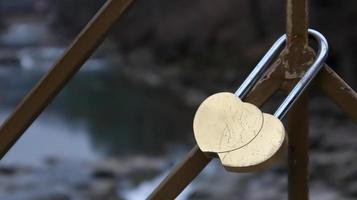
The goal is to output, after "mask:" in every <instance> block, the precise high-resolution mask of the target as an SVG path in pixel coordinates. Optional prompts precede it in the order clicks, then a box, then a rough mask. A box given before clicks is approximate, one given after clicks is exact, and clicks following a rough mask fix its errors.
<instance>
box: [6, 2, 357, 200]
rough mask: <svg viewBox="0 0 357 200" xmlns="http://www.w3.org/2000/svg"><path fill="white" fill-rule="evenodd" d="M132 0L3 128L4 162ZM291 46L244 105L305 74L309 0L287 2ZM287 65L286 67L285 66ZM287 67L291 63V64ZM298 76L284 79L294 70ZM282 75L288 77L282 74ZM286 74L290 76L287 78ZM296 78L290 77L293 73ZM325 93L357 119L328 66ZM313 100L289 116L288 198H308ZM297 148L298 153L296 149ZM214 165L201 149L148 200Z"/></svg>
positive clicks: (86, 32)
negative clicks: (309, 133) (12, 148)
mask: <svg viewBox="0 0 357 200" xmlns="http://www.w3.org/2000/svg"><path fill="white" fill-rule="evenodd" d="M132 1H133V0H108V1H107V2H106V3H105V4H104V5H103V7H102V8H101V9H100V10H99V11H98V13H97V14H96V15H95V16H94V17H93V19H92V20H91V21H90V22H89V23H88V24H87V26H86V27H85V28H84V29H83V30H82V32H81V33H80V34H79V35H78V36H77V38H76V39H75V40H74V41H73V43H72V44H71V45H70V47H69V48H68V50H67V51H66V52H65V53H64V55H63V56H62V57H61V58H60V59H59V60H58V61H57V63H55V64H54V66H53V67H52V69H51V70H50V71H49V72H48V73H47V74H46V75H45V76H44V77H43V78H42V79H41V80H40V81H39V83H38V84H37V85H36V86H35V87H34V88H33V89H32V90H31V92H30V93H29V94H28V95H27V96H26V97H25V98H24V99H23V101H22V102H21V103H20V104H19V105H18V106H17V108H16V109H15V111H14V112H13V113H12V114H11V115H10V117H9V118H8V119H7V120H6V121H5V122H4V123H3V124H2V126H1V127H0V156H1V158H2V157H3V156H4V155H5V154H6V153H7V152H8V150H9V149H10V148H11V147H12V146H13V145H14V144H15V142H16V141H17V140H18V139H19V138H20V137H21V135H22V134H23V133H24V132H25V131H26V129H27V128H28V127H29V126H30V125H31V124H32V123H33V121H34V120H36V118H37V117H38V116H39V115H40V114H41V112H42V111H43V110H44V109H45V108H46V106H47V105H48V104H49V103H50V102H51V101H52V100H53V99H54V98H55V97H56V95H57V94H58V93H59V91H60V90H61V89H62V88H63V87H64V86H65V85H66V83H67V82H68V81H69V80H70V79H71V78H72V77H73V76H74V75H75V74H76V73H77V72H78V70H79V69H80V67H81V66H82V65H83V63H84V62H85V61H86V60H87V59H88V58H89V57H90V56H91V54H92V53H93V52H94V50H95V49H96V48H97V47H98V46H99V44H100V43H101V42H102V41H103V39H104V38H105V36H106V35H107V34H108V32H109V30H110V29H111V27H112V26H113V24H114V23H115V22H116V21H117V20H118V19H119V18H120V16H122V14H123V12H124V11H125V10H126V9H127V8H128V7H129V5H130V3H131V2H132ZM287 3H288V6H287V45H286V47H285V49H284V50H283V52H282V54H281V55H280V56H279V59H281V60H284V62H279V63H278V62H276V63H273V65H275V66H274V67H272V68H271V69H272V70H269V71H268V72H266V73H265V75H264V77H265V78H263V79H261V80H259V81H258V83H257V84H256V85H255V87H254V88H253V90H252V91H251V92H250V93H248V95H247V97H246V98H245V101H247V102H250V103H253V104H255V105H257V106H261V105H262V104H263V103H264V102H265V101H266V100H267V99H268V98H269V97H270V96H271V95H272V94H274V93H275V92H276V91H277V90H279V89H280V90H284V91H289V90H290V89H291V87H292V86H293V85H294V83H295V82H296V81H298V80H299V78H300V77H301V75H302V74H303V73H304V72H305V70H306V67H307V66H308V63H309V62H310V61H311V60H312V59H313V57H314V53H313V51H312V50H311V49H310V48H309V47H308V38H307V37H308V36H307V27H308V24H307V21H308V13H307V11H308V9H307V4H308V0H287ZM282 63H285V64H282ZM286 63H287V64H286ZM292 71H293V72H294V74H295V75H296V76H293V77H292V76H289V77H287V76H285V75H286V74H289V73H290V72H292ZM282 72H283V73H282ZM284 74H285V75H284ZM290 75H291V74H290ZM315 80H316V81H317V82H318V83H319V85H320V87H321V88H322V90H323V91H324V92H325V93H326V94H327V95H328V96H329V97H330V98H331V99H332V100H333V101H334V102H335V103H336V104H337V105H339V106H340V107H341V108H342V110H343V111H344V112H345V113H346V114H348V115H349V116H350V117H351V118H352V119H353V120H355V121H357V106H356V105H357V94H356V92H355V91H353V89H352V88H351V87H349V86H348V85H347V84H346V83H345V82H344V81H343V79H341V78H340V77H339V76H338V75H337V74H336V73H335V72H334V71H333V70H332V69H330V68H329V67H328V66H327V65H325V67H324V68H323V69H322V70H321V71H320V72H319V74H318V75H317V77H316V79H315ZM307 101H308V96H307V93H305V94H304V95H303V96H302V97H301V98H300V99H299V100H298V102H297V103H296V104H295V105H294V107H293V108H292V110H291V111H290V112H289V119H288V130H287V131H288V133H289V146H290V148H289V152H288V158H289V159H288V160H289V165H288V170H289V174H288V178H289V187H288V193H289V199H290V200H294V199H299V200H304V199H308V146H307V145H308V121H307V120H308V113H307ZM292 149H293V150H292ZM210 161H211V158H209V157H206V156H205V154H204V153H202V152H201V151H200V150H199V148H198V147H197V146H195V147H193V149H192V150H191V151H190V152H189V153H188V155H187V156H186V158H185V159H184V160H183V161H182V162H181V163H179V164H178V165H177V166H176V167H175V168H174V169H173V171H172V172H171V173H170V174H169V175H168V176H167V177H166V178H165V179H164V181H163V182H162V183H161V184H160V185H159V186H158V187H157V188H156V190H155V191H154V192H153V193H152V194H151V195H150V197H149V199H174V198H175V197H176V196H178V195H179V194H180V192H181V191H182V190H183V189H184V188H185V187H186V186H187V185H188V184H189V183H190V182H191V181H192V180H193V179H194V178H195V177H196V176H197V175H198V174H199V173H200V172H201V170H202V169H203V168H204V167H205V166H206V165H207V164H208V163H209V162H210Z"/></svg>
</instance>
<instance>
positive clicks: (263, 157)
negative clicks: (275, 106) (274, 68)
mask: <svg viewBox="0 0 357 200" xmlns="http://www.w3.org/2000/svg"><path fill="white" fill-rule="evenodd" d="M193 129H194V134H195V138H196V141H197V144H198V146H199V148H200V149H201V150H202V151H203V152H206V153H214V154H218V157H219V158H220V160H221V162H222V164H223V166H224V167H225V168H226V169H227V170H230V171H238V172H250V171H255V170H259V169H261V168H265V167H267V166H270V164H271V163H272V162H273V161H275V160H276V159H277V158H278V157H279V155H280V152H281V151H282V150H283V149H284V148H283V147H284V146H285V144H286V137H285V129H284V126H283V124H282V123H281V121H280V120H279V119H277V118H276V117H274V116H273V115H270V114H266V113H262V112H261V111H260V109H259V108H257V107H256V106H254V105H253V104H250V103H245V102H243V101H241V100H240V99H239V98H238V97H237V96H235V95H234V94H232V93H228V92H222V93H217V94H214V95H212V96H210V97H208V98H207V99H206V100H205V101H204V102H203V103H202V104H201V105H200V106H199V108H198V110H197V112H196V115H195V118H194V122H193Z"/></svg>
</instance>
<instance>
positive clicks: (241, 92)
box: [235, 29, 328, 120]
mask: <svg viewBox="0 0 357 200" xmlns="http://www.w3.org/2000/svg"><path fill="white" fill-rule="evenodd" d="M308 32H309V36H311V37H312V38H313V39H314V40H316V42H317V43H318V52H317V56H316V58H315V61H314V63H313V64H312V65H311V67H310V68H309V69H308V70H307V71H306V73H305V75H304V76H303V77H302V78H301V80H300V81H299V82H298V83H297V84H296V85H295V87H294V88H293V89H292V90H291V92H290V93H289V94H288V96H287V97H286V98H285V100H284V101H283V103H282V104H281V105H280V106H279V108H278V109H277V110H276V112H275V113H274V116H275V117H277V118H278V119H280V120H281V119H282V118H283V117H284V116H285V114H286V113H287V112H288V111H289V110H290V108H291V107H292V105H293V104H294V103H295V102H296V100H297V99H298V98H299V97H300V95H301V94H302V93H303V92H304V90H305V89H306V87H307V86H308V85H309V84H310V82H311V81H312V80H313V79H314V77H315V76H316V74H317V73H318V72H319V71H320V69H321V68H322V66H323V64H324V62H325V60H326V57H327V54H328V43H327V40H326V38H325V37H324V36H323V35H322V34H321V33H319V32H318V31H315V30H312V29H309V30H308ZM286 40H287V36H286V35H283V36H281V37H280V38H279V39H278V40H277V41H276V42H275V43H274V44H273V46H272V47H271V48H270V49H269V51H268V52H267V53H266V54H265V55H264V57H263V58H262V59H261V60H260V61H259V63H258V64H257V65H256V67H255V68H254V69H253V71H252V72H251V73H250V74H249V76H248V77H247V78H246V79H245V80H244V82H243V83H242V85H241V86H240V87H239V88H238V90H237V91H236V92H235V95H236V96H238V97H239V98H241V99H243V98H244V97H246V96H247V94H248V93H249V91H250V90H251V89H252V88H253V86H254V85H255V84H256V83H257V81H258V80H259V79H260V78H261V76H262V75H263V74H264V72H265V71H266V70H267V69H268V68H269V66H270V64H271V63H272V61H273V60H274V59H275V58H276V56H277V55H278V53H279V52H280V51H281V50H282V48H283V47H284V45H285V44H286Z"/></svg>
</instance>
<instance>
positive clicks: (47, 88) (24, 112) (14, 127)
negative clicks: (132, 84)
mask: <svg viewBox="0 0 357 200" xmlns="http://www.w3.org/2000/svg"><path fill="white" fill-rule="evenodd" d="M131 2H132V0H108V1H107V2H106V3H105V4H104V5H103V7H102V8H101V9H100V10H99V11H98V13H97V14H96V15H95V16H94V17H93V18H92V20H91V21H90V22H89V23H88V24H87V26H86V27H85V28H84V29H83V30H82V32H81V33H80V34H79V35H78V36H77V38H76V39H75V40H74V41H73V42H72V44H71V45H70V47H69V48H68V50H67V51H66V52H65V53H64V55H63V56H62V57H61V58H60V59H59V61H58V62H57V63H56V64H55V65H54V66H53V67H52V69H51V70H50V71H49V72H48V73H47V74H46V75H45V76H44V77H43V78H42V79H41V80H40V81H39V83H38V84H37V85H36V86H35V87H34V88H33V89H32V90H31V92H30V93H29V94H28V95H27V96H26V97H25V98H24V100H23V101H22V102H21V103H20V104H19V105H18V107H17V108H16V109H15V111H14V112H13V113H12V114H11V115H10V117H9V118H8V119H7V120H6V121H5V122H4V123H3V125H2V126H1V128H0V137H1V139H0V158H2V157H3V156H4V155H5V154H6V153H7V152H8V151H9V149H10V148H11V147H12V145H14V144H15V142H16V141H17V140H18V139H19V138H20V137H21V135H22V134H23V133H24V132H25V130H26V129H27V128H28V127H29V126H30V125H31V124H32V122H33V121H34V120H35V119H36V118H37V117H38V116H39V115H40V113H41V112H42V111H43V110H44V109H45V108H46V106H47V105H48V104H49V103H50V102H51V101H52V100H53V98H54V97H55V96H56V95H57V94H58V93H59V91H60V90H61V89H62V88H63V87H64V85H65V84H66V83H67V82H68V81H69V80H70V79H71V78H72V77H73V75H75V74H76V73H77V71H78V70H79V69H80V67H81V66H82V65H83V63H84V62H85V61H86V60H87V59H88V58H89V57H90V56H91V54H92V53H93V52H94V51H95V50H96V48H97V47H98V46H99V45H100V44H101V42H102V41H103V40H104V38H105V36H106V35H107V33H108V31H109V30H110V28H111V27H112V26H113V24H114V23H115V22H116V21H117V20H118V19H119V17H120V16H121V15H122V14H123V12H124V11H125V10H126V9H127V7H128V6H129V5H130V3H131ZM78 9H80V8H78Z"/></svg>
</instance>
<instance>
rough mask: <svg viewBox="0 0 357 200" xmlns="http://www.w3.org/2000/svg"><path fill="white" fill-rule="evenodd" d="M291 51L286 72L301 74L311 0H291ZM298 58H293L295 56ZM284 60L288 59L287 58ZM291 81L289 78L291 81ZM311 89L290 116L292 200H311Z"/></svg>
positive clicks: (289, 9) (289, 10) (288, 5)
mask: <svg viewBox="0 0 357 200" xmlns="http://www.w3.org/2000/svg"><path fill="white" fill-rule="evenodd" d="M286 29H287V37H288V39H287V50H288V52H289V54H290V57H285V59H286V60H285V62H287V63H289V64H288V65H287V67H288V68H287V69H285V70H286V71H290V72H291V71H293V72H295V73H297V74H299V73H301V72H303V71H304V70H305V69H303V66H304V65H303V64H305V62H306V60H305V59H306V58H308V56H307V55H304V54H303V52H304V50H306V49H307V48H308V0H287V19H286ZM294 58H295V59H296V60H294V61H293V59H294ZM283 62H284V61H283ZM287 81H288V80H287ZM307 93H308V91H306V92H305V93H304V95H303V96H302V98H300V99H299V100H298V102H297V104H296V105H294V106H293V107H292V110H291V112H289V116H288V126H287V132H288V134H289V142H288V143H289V144H288V199H289V200H308V199H309V183H308V177H309V171H308V165H309V162H308V161H309V152H308V144H309V142H308V141H309V140H308V136H309V124H308V117H309V115H308V95H307Z"/></svg>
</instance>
